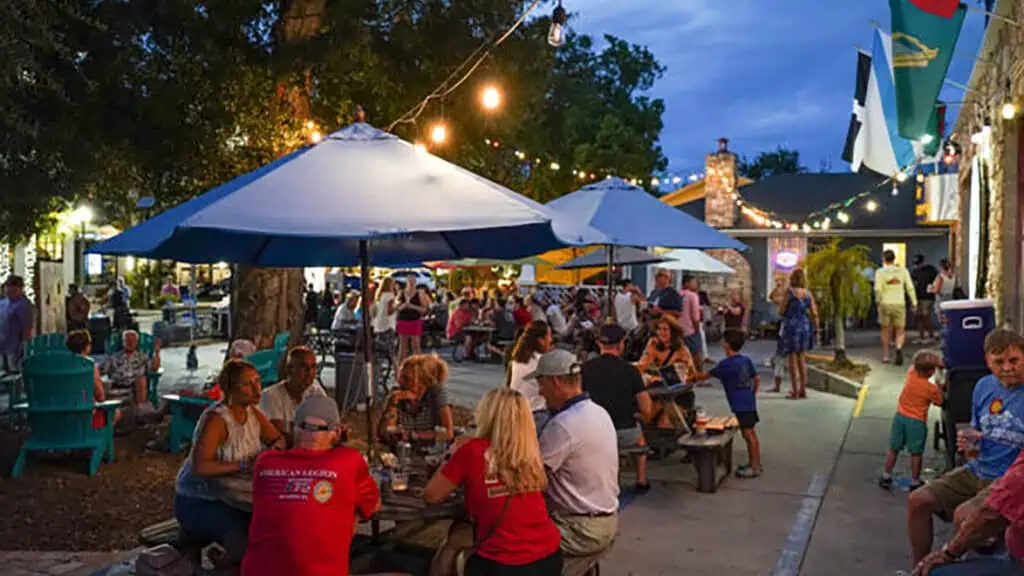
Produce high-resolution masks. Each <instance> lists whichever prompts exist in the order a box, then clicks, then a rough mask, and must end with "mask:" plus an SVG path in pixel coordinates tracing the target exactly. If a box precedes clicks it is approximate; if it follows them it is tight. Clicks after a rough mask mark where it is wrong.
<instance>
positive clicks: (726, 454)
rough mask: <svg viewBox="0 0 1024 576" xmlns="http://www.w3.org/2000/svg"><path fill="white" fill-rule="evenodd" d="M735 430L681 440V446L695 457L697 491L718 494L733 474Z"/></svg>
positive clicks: (682, 438) (682, 437) (687, 436)
mask: <svg viewBox="0 0 1024 576" xmlns="http://www.w3.org/2000/svg"><path fill="white" fill-rule="evenodd" d="M735 436H736V430H735V429H725V430H723V431H722V432H720V433H717V434H694V433H690V434H686V435H684V436H681V437H680V438H679V446H681V447H682V448H683V449H684V450H686V451H687V452H688V453H689V454H690V455H691V456H692V457H693V467H694V468H695V469H696V470H697V491H698V492H706V493H710V492H717V491H718V487H719V486H720V485H721V484H722V482H724V481H725V479H726V478H728V477H729V475H730V474H732V441H733V438H734V437H735Z"/></svg>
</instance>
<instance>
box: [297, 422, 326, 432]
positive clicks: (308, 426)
mask: <svg viewBox="0 0 1024 576" xmlns="http://www.w3.org/2000/svg"><path fill="white" fill-rule="evenodd" d="M296 426H298V427H299V428H301V429H302V430H305V431H306V432H330V431H331V430H332V429H333V428H331V426H330V425H329V424H312V423H309V422H299V423H298V424H296Z"/></svg>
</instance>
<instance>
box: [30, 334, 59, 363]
mask: <svg viewBox="0 0 1024 576" xmlns="http://www.w3.org/2000/svg"><path fill="white" fill-rule="evenodd" d="M67 336H68V335H67V334H65V333H63V332H50V333H49V334H40V335H38V336H36V337H35V338H33V339H31V340H29V341H28V342H25V358H28V357H29V356H35V355H36V354H44V353H47V352H66V351H67V349H68V348H67Z"/></svg>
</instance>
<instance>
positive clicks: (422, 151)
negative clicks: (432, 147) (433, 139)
mask: <svg viewBox="0 0 1024 576" xmlns="http://www.w3.org/2000/svg"><path fill="white" fill-rule="evenodd" d="M412 147H413V148H414V149H415V150H416V151H417V152H419V153H420V154H426V153H427V147H426V146H425V145H424V144H423V143H422V142H417V143H415V144H413V145H412Z"/></svg>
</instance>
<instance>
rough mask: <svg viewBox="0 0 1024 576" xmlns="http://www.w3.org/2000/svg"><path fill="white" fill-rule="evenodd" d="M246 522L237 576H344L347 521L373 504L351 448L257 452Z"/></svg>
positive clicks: (374, 493)
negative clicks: (249, 517) (246, 537)
mask: <svg viewBox="0 0 1024 576" xmlns="http://www.w3.org/2000/svg"><path fill="white" fill-rule="evenodd" d="M252 498H253V507H252V522H251V523H250V524H249V547H248V548H247V549H246V552H245V559H244V560H243V561H242V576H262V575H266V576H280V575H282V574H302V575H303V576H336V575H338V574H348V561H349V546H350V545H351V543H352V530H353V524H354V522H355V513H356V512H358V513H359V515H360V516H361V517H362V518H363V519H367V518H369V517H370V516H371V515H372V514H373V512H374V511H375V510H376V508H377V504H378V502H379V501H380V492H379V491H378V490H377V484H376V483H375V482H374V481H373V479H372V478H371V477H370V472H369V470H368V469H367V467H366V461H365V460H363V457H362V456H361V455H360V454H359V452H357V451H356V450H353V449H351V448H335V449H333V450H327V451H322V452H320V451H317V452H314V451H311V450H304V449H300V448H296V449H293V450H288V451H283V452H278V451H269V452H264V453H263V454H261V455H260V456H259V458H257V459H256V464H255V466H254V467H253V494H252Z"/></svg>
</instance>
